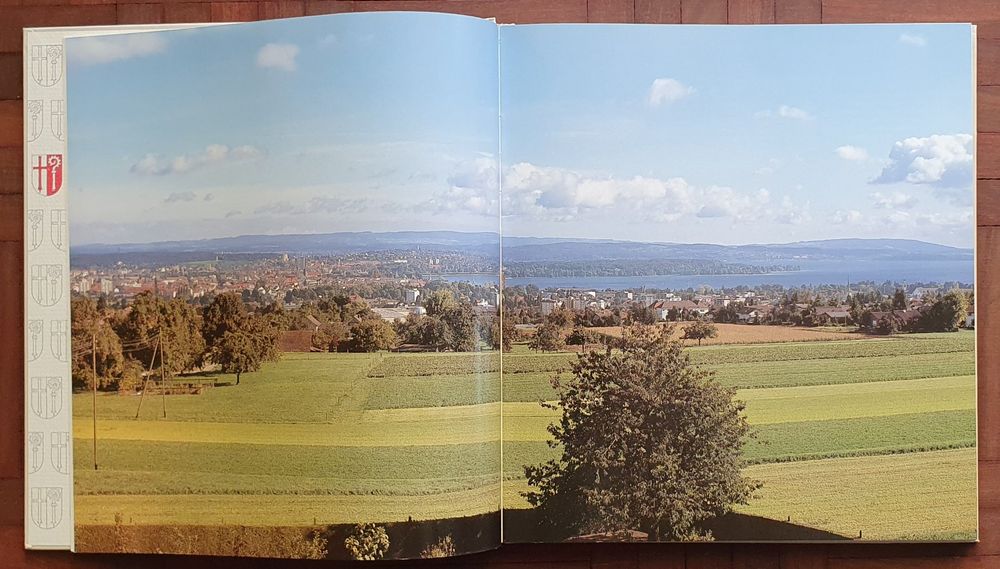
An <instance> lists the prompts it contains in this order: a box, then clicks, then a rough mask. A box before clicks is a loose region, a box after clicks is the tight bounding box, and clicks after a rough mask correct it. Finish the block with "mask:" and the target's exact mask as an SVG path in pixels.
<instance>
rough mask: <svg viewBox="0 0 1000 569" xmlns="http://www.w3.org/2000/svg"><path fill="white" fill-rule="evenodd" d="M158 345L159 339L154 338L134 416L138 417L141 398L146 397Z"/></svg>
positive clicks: (140, 408)
mask: <svg viewBox="0 0 1000 569" xmlns="http://www.w3.org/2000/svg"><path fill="white" fill-rule="evenodd" d="M159 347H160V339H159V338H157V339H156V344H154V345H153V356H152V357H151V358H149V371H148V372H146V378H145V379H144V380H143V382H142V393H141V394H140V395H139V406H138V407H136V409H135V418H136V419H138V418H139V411H140V410H142V400H143V399H145V397H146V387H147V386H148V385H149V376H150V375H152V373H153V364H154V363H155V362H156V350H157V349H159Z"/></svg>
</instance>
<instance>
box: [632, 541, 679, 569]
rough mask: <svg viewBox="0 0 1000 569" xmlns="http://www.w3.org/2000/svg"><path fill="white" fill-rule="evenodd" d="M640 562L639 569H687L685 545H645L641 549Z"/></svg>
mask: <svg viewBox="0 0 1000 569" xmlns="http://www.w3.org/2000/svg"><path fill="white" fill-rule="evenodd" d="M638 562H639V569H685V567H684V565H685V559H684V545H682V544H679V543H662V544H656V545H643V546H642V547H640V548H639V554H638Z"/></svg>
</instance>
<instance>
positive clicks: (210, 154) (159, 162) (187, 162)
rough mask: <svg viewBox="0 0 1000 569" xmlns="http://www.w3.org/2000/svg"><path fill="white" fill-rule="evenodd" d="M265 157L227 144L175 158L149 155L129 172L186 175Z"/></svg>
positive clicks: (250, 148) (260, 152)
mask: <svg viewBox="0 0 1000 569" xmlns="http://www.w3.org/2000/svg"><path fill="white" fill-rule="evenodd" d="M263 157H264V151H263V150H261V149H259V148H257V147H255V146H250V145H243V146H237V147H235V148H230V147H229V146H226V145H225V144H210V145H208V146H206V147H205V150H203V151H202V152H198V153H195V154H181V155H179V156H174V157H173V158H169V157H165V156H162V155H159V154H153V153H149V154H146V155H145V156H143V157H142V158H141V159H139V161H138V162H136V163H135V164H133V165H132V167H131V168H130V169H129V171H131V172H132V173H133V174H142V175H147V176H166V175H168V174H186V173H188V172H191V171H194V170H198V169H200V168H204V167H206V166H211V165H218V164H225V163H231V162H245V161H251V160H259V159H261V158H263ZM208 199H211V198H208Z"/></svg>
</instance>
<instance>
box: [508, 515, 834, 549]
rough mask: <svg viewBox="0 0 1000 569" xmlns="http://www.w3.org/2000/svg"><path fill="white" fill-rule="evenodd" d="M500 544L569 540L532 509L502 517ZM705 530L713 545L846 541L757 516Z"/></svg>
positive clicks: (723, 520)
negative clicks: (735, 542) (751, 542)
mask: <svg viewBox="0 0 1000 569" xmlns="http://www.w3.org/2000/svg"><path fill="white" fill-rule="evenodd" d="M503 529H504V540H505V541H507V542H510V543H538V542H556V541H565V540H566V539H569V538H570V537H571V536H569V535H567V534H565V533H560V532H559V531H558V530H554V529H552V528H550V527H546V526H545V525H544V524H543V523H542V522H541V521H540V520H539V518H538V514H537V512H536V511H535V510H532V509H523V510H506V511H504V513H503ZM705 529H709V530H711V531H712V535H713V537H714V538H715V541H845V540H849V539H850V538H848V537H845V536H842V535H839V534H836V533H831V532H828V531H823V530H819V529H816V528H811V527H808V526H800V525H796V524H793V523H789V522H782V521H778V520H772V519H770V518H762V517H758V516H750V515H746V514H736V513H731V514H727V515H725V516H722V517H720V518H716V519H714V520H711V521H710V522H708V523H706V524H705Z"/></svg>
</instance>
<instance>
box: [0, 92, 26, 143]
mask: <svg viewBox="0 0 1000 569" xmlns="http://www.w3.org/2000/svg"><path fill="white" fill-rule="evenodd" d="M23 108H24V107H23V106H22V105H21V101H17V100H7V101H0V146H21V145H22V144H24V115H23V114H22V113H23Z"/></svg>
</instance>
